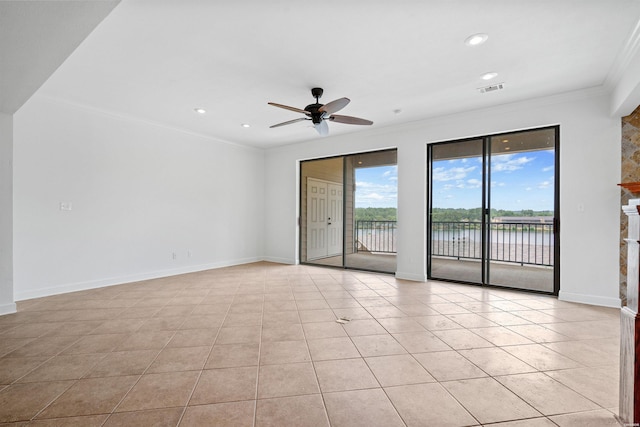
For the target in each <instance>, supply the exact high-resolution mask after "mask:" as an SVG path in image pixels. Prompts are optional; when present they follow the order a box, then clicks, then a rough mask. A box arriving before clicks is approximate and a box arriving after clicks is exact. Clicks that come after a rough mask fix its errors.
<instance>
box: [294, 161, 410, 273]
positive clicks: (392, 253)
mask: <svg viewBox="0 0 640 427" xmlns="http://www.w3.org/2000/svg"><path fill="white" fill-rule="evenodd" d="M396 159H397V151H396V150H384V151H376V152H369V153H360V154H352V155H348V156H339V157H332V158H327V159H317V160H307V161H304V162H301V164H300V213H301V215H300V261H301V262H303V263H308V264H316V265H324V266H331V267H344V268H354V269H359V270H368V271H379V272H385V273H393V272H395V271H396V240H395V239H396V227H397V194H398V191H397V176H398V175H397V166H396V162H397V160H396Z"/></svg>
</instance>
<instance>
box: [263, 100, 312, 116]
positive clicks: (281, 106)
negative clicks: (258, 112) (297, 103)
mask: <svg viewBox="0 0 640 427" xmlns="http://www.w3.org/2000/svg"><path fill="white" fill-rule="evenodd" d="M267 104H269V105H273V106H274V107H278V108H284V109H285V110H290V111H295V112H296V113H302V114H306V115H309V114H310V113H309V112H308V111H306V110H302V109H300V108H296V107H289V106H288V105H282V104H276V103H275V102H267Z"/></svg>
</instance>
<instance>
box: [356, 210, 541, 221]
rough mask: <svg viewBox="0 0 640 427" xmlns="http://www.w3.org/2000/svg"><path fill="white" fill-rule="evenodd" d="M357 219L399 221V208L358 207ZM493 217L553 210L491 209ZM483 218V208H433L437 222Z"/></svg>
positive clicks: (433, 219)
mask: <svg viewBox="0 0 640 427" xmlns="http://www.w3.org/2000/svg"><path fill="white" fill-rule="evenodd" d="M355 216H356V221H397V220H398V210H397V209H396V208H356V209H355ZM491 216H492V217H510V216H516V217H534V216H536V217H537V216H553V211H549V210H546V211H534V210H533V209H522V210H519V211H511V210H504V209H491ZM481 219H482V208H473V209H462V208H459V209H456V208H433V209H432V216H431V220H432V221H436V222H460V221H480V220H481Z"/></svg>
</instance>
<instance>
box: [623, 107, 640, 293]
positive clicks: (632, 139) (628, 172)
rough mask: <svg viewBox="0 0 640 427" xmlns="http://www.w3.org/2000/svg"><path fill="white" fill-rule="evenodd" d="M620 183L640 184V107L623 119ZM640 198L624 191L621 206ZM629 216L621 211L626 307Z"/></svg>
mask: <svg viewBox="0 0 640 427" xmlns="http://www.w3.org/2000/svg"><path fill="white" fill-rule="evenodd" d="M620 182H640V106H638V108H636V109H635V111H634V112H633V113H631V114H630V115H628V116H626V117H623V118H622V176H621V177H620ZM637 198H640V195H639V194H633V193H631V192H630V191H629V190H626V189H624V188H623V189H622V191H621V194H620V201H621V206H622V205H626V204H627V203H628V202H629V199H637ZM626 236H627V216H626V215H625V214H624V213H623V212H622V210H621V211H620V299H621V300H622V304H623V305H626V302H627V301H626V298H627V297H626V296H627V245H626V243H625V241H624V238H625V237H626Z"/></svg>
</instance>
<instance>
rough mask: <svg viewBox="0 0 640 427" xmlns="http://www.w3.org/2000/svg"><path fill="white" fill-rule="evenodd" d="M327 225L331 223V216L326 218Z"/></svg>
mask: <svg viewBox="0 0 640 427" xmlns="http://www.w3.org/2000/svg"><path fill="white" fill-rule="evenodd" d="M327 225H331V217H329V218H327Z"/></svg>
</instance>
